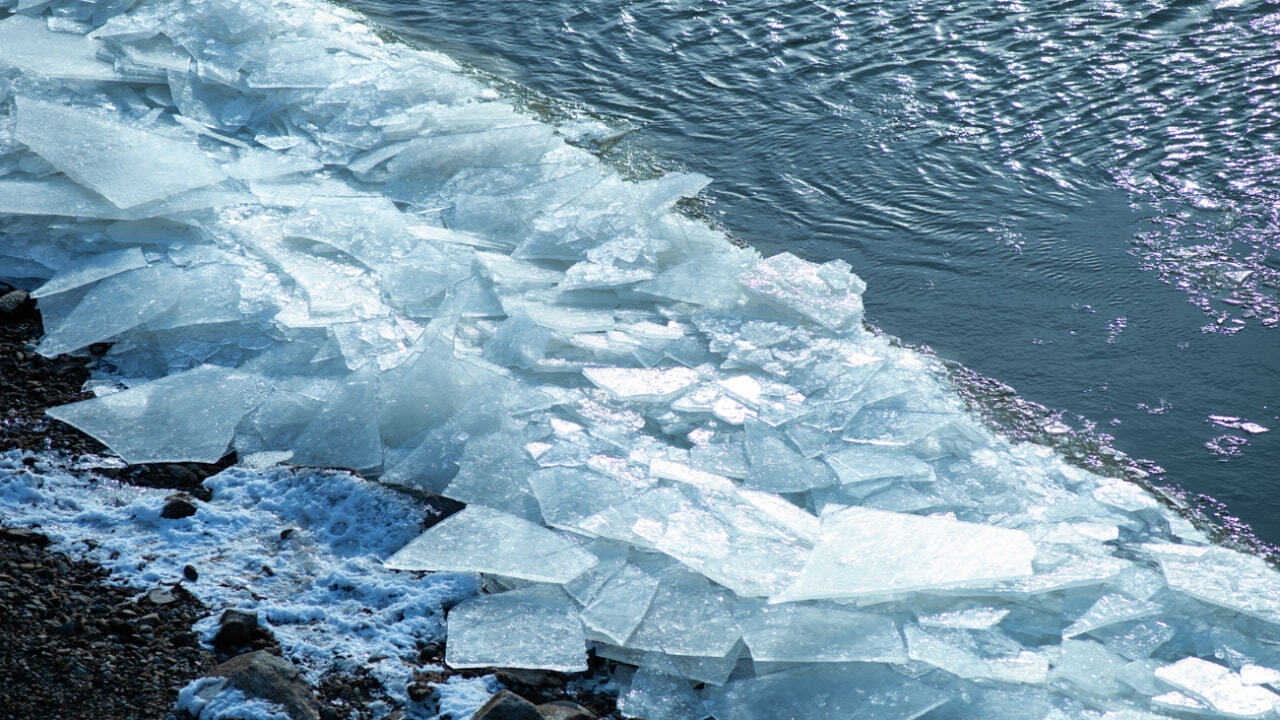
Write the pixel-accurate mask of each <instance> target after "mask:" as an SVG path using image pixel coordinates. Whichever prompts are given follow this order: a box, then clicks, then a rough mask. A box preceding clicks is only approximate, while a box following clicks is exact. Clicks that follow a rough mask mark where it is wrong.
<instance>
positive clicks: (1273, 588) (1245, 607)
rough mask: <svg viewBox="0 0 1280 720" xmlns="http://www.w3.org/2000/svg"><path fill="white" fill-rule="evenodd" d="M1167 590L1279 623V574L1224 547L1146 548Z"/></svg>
mask: <svg viewBox="0 0 1280 720" xmlns="http://www.w3.org/2000/svg"><path fill="white" fill-rule="evenodd" d="M1146 549H1147V551H1148V552H1150V553H1151V554H1152V555H1154V556H1155V557H1156V558H1157V559H1158V560H1159V562H1160V569H1161V571H1163V572H1164V576H1165V579H1166V580H1167V581H1168V582H1169V587H1172V588H1174V589H1175V590H1179V591H1181V592H1184V593H1186V594H1187V595H1190V596H1191V597H1194V598H1197V599H1199V600H1203V601H1205V602H1207V603H1211V604H1214V605H1220V606H1222V607H1225V608H1230V609H1232V610H1235V611H1237V612H1240V613H1244V614H1246V615H1252V616H1253V617H1257V618H1261V619H1263V620H1267V621H1270V622H1273V623H1277V624H1280V575H1277V573H1276V571H1275V569H1274V568H1272V567H1271V566H1270V565H1268V564H1267V563H1266V562H1265V561H1264V560H1262V559H1261V558H1257V557H1253V556H1250V555H1245V554H1243V553H1238V552H1232V551H1230V550H1227V549H1225V548H1213V547H1203V546H1194V545H1192V546H1188V545H1162V546H1148V547H1147V548H1146Z"/></svg>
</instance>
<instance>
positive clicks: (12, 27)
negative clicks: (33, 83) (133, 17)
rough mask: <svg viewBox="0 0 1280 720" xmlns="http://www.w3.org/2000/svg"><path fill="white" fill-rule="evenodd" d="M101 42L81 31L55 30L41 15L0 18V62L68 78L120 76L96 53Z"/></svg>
mask: <svg viewBox="0 0 1280 720" xmlns="http://www.w3.org/2000/svg"><path fill="white" fill-rule="evenodd" d="M101 47H102V43H101V42H99V41H97V40H92V39H90V38H87V37H85V36H84V35H75V34H72V33H63V32H54V31H52V30H50V29H49V26H48V24H47V23H46V22H45V21H44V20H43V19H37V18H33V17H27V16H26V15H13V16H11V17H8V18H6V19H4V20H0V65H12V66H14V67H17V68H21V69H22V70H26V71H27V72H32V73H35V74H37V75H43V76H45V77H50V78H64V79H67V80H99V81H111V80H121V79H122V78H121V76H120V73H118V72H116V70H115V68H114V67H113V66H112V65H111V63H108V62H103V61H102V60H99V59H98V57H97V53H98V50H99V49H100V48H101Z"/></svg>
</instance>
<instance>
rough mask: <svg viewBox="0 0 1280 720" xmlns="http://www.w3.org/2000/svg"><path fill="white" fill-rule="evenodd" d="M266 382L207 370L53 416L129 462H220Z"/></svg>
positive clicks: (208, 367) (242, 374) (51, 413)
mask: <svg viewBox="0 0 1280 720" xmlns="http://www.w3.org/2000/svg"><path fill="white" fill-rule="evenodd" d="M261 392H262V385H261V380H260V379H259V378H256V377H254V376H252V375H250V374H248V373H245V372H242V371H237V370H229V369H227V368H222V367H215V366H212V365H202V366H200V367H197V368H195V369H192V370H188V371H186V372H182V373H178V374H176V375H170V376H168V377H164V378H161V379H159V380H154V381H152V382H150V383H147V384H145V385H141V386H138V387H135V388H130V389H128V390H123V391H121V392H118V393H112V394H111V395H104V396H102V397H97V398H93V399H91V400H84V401H81V402H78V403H73V404H70V405H60V406H58V407H55V408H51V409H50V410H48V414H49V416H50V417H52V418H54V419H56V420H61V421H62V422H65V423H67V424H68V425H72V426H75V427H76V428H78V429H80V430H81V431H83V432H85V433H87V434H89V435H92V436H93V437H95V438H97V439H99V440H101V441H102V442H103V443H104V444H105V445H107V447H110V448H111V449H112V450H113V451H115V452H117V453H119V454H120V456H121V457H123V458H124V459H125V461H126V462H129V463H154V462H189V461H194V462H205V463H213V462H217V461H218V460H219V459H220V458H221V457H222V456H223V455H225V454H226V452H227V446H228V445H229V444H230V443H231V436H232V433H233V432H234V431H235V428H236V425H237V424H238V423H239V422H240V419H241V418H242V417H244V415H245V414H246V413H247V412H248V411H249V410H250V409H252V407H253V405H254V404H256V402H257V401H258V400H259V399H260V398H259V397H258V396H259V394H260V393H261Z"/></svg>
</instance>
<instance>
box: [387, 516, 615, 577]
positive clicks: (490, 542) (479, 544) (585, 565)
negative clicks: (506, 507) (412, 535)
mask: <svg viewBox="0 0 1280 720" xmlns="http://www.w3.org/2000/svg"><path fill="white" fill-rule="evenodd" d="M385 564H386V566H387V567H389V568H391V569H393V570H453V571H461V572H477V573H492V574H495V575H503V576H505V577H511V578H518V579H522V580H532V581H535V582H549V583H566V582H569V581H570V580H572V579H574V578H576V577H578V576H579V575H581V574H582V573H583V572H585V571H586V570H588V569H589V568H590V567H591V566H592V565H595V564H596V557H595V555H592V554H591V553H589V552H587V551H586V550H583V549H582V548H581V547H580V546H579V545H577V544H576V543H574V542H573V541H572V540H569V539H568V538H566V537H564V536H562V535H560V534H559V533H557V532H556V531H554V530H548V529H547V528H545V527H542V526H541V525H537V524H535V523H531V522H529V521H528V520H525V519H523V518H519V517H516V516H514V515H511V514H509V513H504V512H501V511H499V510H494V509H492V508H487V507H484V506H482V505H469V506H467V507H466V508H464V509H462V510H461V511H459V512H457V513H455V514H453V515H450V516H449V517H447V518H445V519H444V520H442V521H440V522H439V523H437V524H436V525H434V526H432V527H431V528H429V529H428V530H427V531H426V532H424V533H422V534H421V535H419V536H418V537H417V538H416V539H414V540H413V541H412V542H410V543H409V544H408V545H406V546H404V547H403V548H401V549H400V550H399V551H398V552H396V553H395V554H394V555H392V556H391V557H390V558H388V559H387V561H386V563H385Z"/></svg>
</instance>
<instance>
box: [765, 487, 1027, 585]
mask: <svg viewBox="0 0 1280 720" xmlns="http://www.w3.org/2000/svg"><path fill="white" fill-rule="evenodd" d="M821 522H822V525H821V530H820V531H819V535H818V542H817V546H816V547H815V548H814V551H813V555H812V556H811V557H810V558H809V561H808V563H807V564H806V565H805V567H804V570H803V571H802V572H801V574H800V577H799V579H798V580H796V582H795V584H793V585H792V586H791V587H789V588H787V589H786V590H785V591H784V592H782V593H781V594H779V595H778V596H776V597H774V598H773V601H774V602H781V601H794V600H812V599H823V598H831V599H838V598H853V597H860V596H867V595H883V594H892V593H900V592H908V591H912V590H924V589H930V588H959V587H975V588H976V587H987V586H992V585H995V584H996V581H999V580H1004V579H1010V578H1017V577H1024V576H1028V575H1031V558H1032V557H1033V556H1034V555H1035V552H1036V549H1035V546H1034V545H1033V544H1032V543H1031V540H1030V539H1029V538H1028V537H1027V534H1026V533H1024V532H1022V531H1020V530H1007V529H1004V528H998V527H992V526H989V525H978V524H975V523H967V522H960V521H957V520H951V519H948V518H934V517H922V516H918V515H907V514H903V513H894V512H888V511H884V510H871V509H867V508H862V507H856V506H855V507H846V508H840V507H832V508H828V509H827V510H824V511H823V513H822V517H821Z"/></svg>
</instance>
